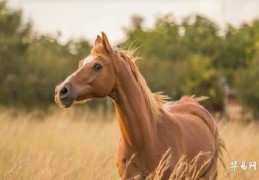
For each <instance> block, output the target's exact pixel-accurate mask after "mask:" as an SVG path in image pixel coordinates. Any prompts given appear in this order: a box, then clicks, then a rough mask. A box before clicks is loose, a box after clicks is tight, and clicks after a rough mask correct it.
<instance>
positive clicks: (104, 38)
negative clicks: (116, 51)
mask: <svg viewBox="0 0 259 180" xmlns="http://www.w3.org/2000/svg"><path fill="white" fill-rule="evenodd" d="M102 44H103V46H104V48H105V50H106V51H107V52H108V53H109V54H111V53H112V52H113V49H112V47H111V45H110V43H109V41H108V38H107V36H106V34H105V33H104V32H102Z"/></svg>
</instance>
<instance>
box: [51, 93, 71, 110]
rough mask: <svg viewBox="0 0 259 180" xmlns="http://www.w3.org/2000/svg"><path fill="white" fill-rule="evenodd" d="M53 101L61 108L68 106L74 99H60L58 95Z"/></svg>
mask: <svg viewBox="0 0 259 180" xmlns="http://www.w3.org/2000/svg"><path fill="white" fill-rule="evenodd" d="M55 101H56V103H57V104H58V105H59V106H60V107H61V108H69V107H71V105H72V104H73V103H74V99H69V100H61V99H60V97H59V96H56V97H55Z"/></svg>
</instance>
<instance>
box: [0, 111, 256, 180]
mask: <svg viewBox="0 0 259 180" xmlns="http://www.w3.org/2000/svg"><path fill="white" fill-rule="evenodd" d="M109 116H110V117H109V118H110V119H113V120H112V121H111V120H110V121H106V122H105V120H104V119H105V118H104V115H103V113H102V111H97V112H91V111H88V110H84V111H83V110H82V109H77V110H75V109H74V108H72V109H66V110H62V109H56V110H53V111H50V112H48V113H46V114H44V113H39V112H34V113H30V114H26V113H17V112H15V111H14V110H4V109H2V110H0V179H8V180H9V179H14V180H16V179H26V180H27V179H29V180H30V179H33V180H34V179H37V180H40V179H44V180H45V179H50V180H51V179H62V180H63V179H76V180H78V179H94V180H96V179H98V180H102V179H104V180H108V179H119V176H118V174H117V170H116V167H115V158H116V149H117V143H118V140H119V130H118V127H117V123H116V121H114V120H115V117H114V116H113V115H109ZM219 129H220V131H221V134H222V136H223V138H224V140H225V141H226V145H227V149H228V151H229V157H228V156H225V158H224V159H225V162H226V166H227V168H228V172H229V174H230V177H231V179H238V180H239V179H244V180H247V179H249V180H258V179H259V169H257V170H256V171H253V170H246V171H242V170H241V169H240V168H238V170H236V171H235V172H234V171H233V170H232V169H230V162H231V161H233V160H236V161H237V162H238V163H239V164H240V163H241V161H246V162H247V163H248V162H249V161H256V162H257V164H259V126H258V125H255V124H249V125H245V124H239V123H228V124H223V123H220V124H219ZM225 154H226V153H225ZM166 160H167V158H166V156H165V158H164V161H161V163H160V165H161V166H158V168H157V171H155V172H154V173H153V174H151V175H150V176H149V177H152V176H153V177H155V176H156V175H159V174H161V173H162V172H163V168H166V167H167V164H166ZM183 162H184V161H183ZM181 166H182V167H185V166H186V164H182V165H181ZM181 166H179V169H180V168H181ZM257 166H259V165H257ZM180 171H183V169H181V170H179V171H175V172H174V173H175V174H174V177H178V178H173V179H179V177H181V174H179V172H180ZM156 177H157V178H155V179H159V178H158V177H159V176H156ZM172 177H173V176H172ZM218 177H219V178H218V179H229V178H228V176H227V173H226V171H225V170H223V168H222V166H219V175H218ZM150 179H152V178H150ZM153 179H154V178H153Z"/></svg>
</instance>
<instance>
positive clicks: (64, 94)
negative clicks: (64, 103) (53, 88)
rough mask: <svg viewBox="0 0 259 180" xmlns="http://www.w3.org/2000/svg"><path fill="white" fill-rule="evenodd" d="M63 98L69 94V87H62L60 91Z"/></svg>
mask: <svg viewBox="0 0 259 180" xmlns="http://www.w3.org/2000/svg"><path fill="white" fill-rule="evenodd" d="M59 94H60V96H61V98H65V97H66V96H67V95H68V88H67V87H62V88H61V89H60V91H59Z"/></svg>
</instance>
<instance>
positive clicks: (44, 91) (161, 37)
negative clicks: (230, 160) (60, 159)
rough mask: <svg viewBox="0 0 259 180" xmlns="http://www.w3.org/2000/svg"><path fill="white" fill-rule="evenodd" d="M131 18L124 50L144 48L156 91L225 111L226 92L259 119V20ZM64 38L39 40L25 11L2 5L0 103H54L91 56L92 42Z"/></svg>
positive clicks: (148, 77)
mask: <svg viewBox="0 0 259 180" xmlns="http://www.w3.org/2000/svg"><path fill="white" fill-rule="evenodd" d="M143 21H144V19H142V18H141V17H138V16H134V17H132V23H131V25H130V26H129V27H126V28H124V32H125V40H124V41H123V42H121V43H120V46H121V47H123V48H126V49H127V48H132V47H133V48H134V47H137V48H139V49H138V54H139V56H140V57H143V60H140V61H138V62H137V64H138V66H139V67H140V70H141V72H142V73H143V75H144V77H145V78H146V80H147V83H148V84H149V86H150V88H151V89H152V91H164V92H165V93H166V94H168V95H169V96H171V97H172V99H174V100H176V99H178V98H179V97H181V96H182V95H186V94H189V95H193V94H195V95H197V96H202V95H203V96H208V97H210V102H211V108H212V109H214V110H217V109H222V107H223V100H224V98H223V97H224V95H225V94H224V93H226V91H225V90H226V87H227V88H228V89H230V90H232V91H233V92H234V94H235V97H236V98H237V99H238V101H239V102H240V103H241V104H242V105H243V107H245V109H246V110H248V111H251V112H252V113H253V114H254V115H255V116H258V114H259V113H258V112H257V111H258V109H259V93H258V92H259V81H258V80H257V78H258V77H259V20H254V21H253V22H251V23H250V24H243V25H242V26H240V27H238V28H237V27H233V26H231V25H228V27H227V28H226V29H225V30H222V29H221V28H219V27H218V26H217V24H216V23H214V22H213V21H211V20H209V19H207V18H205V17H202V16H199V15H193V16H188V17H186V18H184V19H183V20H182V22H181V23H176V21H175V19H174V18H173V16H172V15H170V14H166V15H164V16H161V17H159V18H157V19H156V23H155V25H154V26H153V27H152V28H145V27H144V26H143ZM59 39H60V35H59V34H56V35H47V34H39V33H37V32H35V31H34V30H33V23H32V22H23V20H22V11H21V10H13V9H10V8H7V6H6V3H5V2H0V63H1V64H0V105H2V106H17V107H26V108H31V107H37V108H46V107H48V106H50V105H52V104H53V94H54V88H55V85H56V84H58V83H59V82H61V81H62V80H63V79H64V78H65V77H66V76H67V75H69V74H70V73H71V72H72V71H74V70H75V69H76V68H77V66H78V60H80V59H82V58H83V57H84V56H86V55H87V54H89V51H90V49H91V46H92V45H91V44H90V42H89V41H88V40H86V39H83V38H81V39H71V40H69V41H67V42H66V43H60V41H59Z"/></svg>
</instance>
